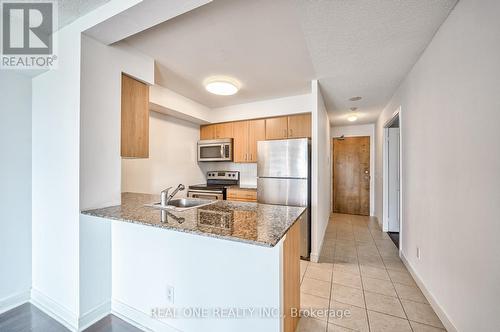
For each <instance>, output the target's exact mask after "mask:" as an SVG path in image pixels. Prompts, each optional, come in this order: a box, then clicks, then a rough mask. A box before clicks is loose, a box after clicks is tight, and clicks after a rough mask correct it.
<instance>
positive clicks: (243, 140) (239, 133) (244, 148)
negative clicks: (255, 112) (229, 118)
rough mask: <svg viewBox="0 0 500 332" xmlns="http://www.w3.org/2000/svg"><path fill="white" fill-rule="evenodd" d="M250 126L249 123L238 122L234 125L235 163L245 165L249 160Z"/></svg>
mask: <svg viewBox="0 0 500 332" xmlns="http://www.w3.org/2000/svg"><path fill="white" fill-rule="evenodd" d="M248 124H249V121H238V122H235V123H234V124H233V132H234V137H233V161H234V162H235V163H245V162H247V159H248Z"/></svg>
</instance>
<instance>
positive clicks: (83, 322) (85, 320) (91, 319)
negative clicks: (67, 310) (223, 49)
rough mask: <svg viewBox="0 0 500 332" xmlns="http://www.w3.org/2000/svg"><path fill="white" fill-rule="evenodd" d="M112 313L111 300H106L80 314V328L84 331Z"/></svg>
mask: <svg viewBox="0 0 500 332" xmlns="http://www.w3.org/2000/svg"><path fill="white" fill-rule="evenodd" d="M110 313H111V302H110V301H106V302H104V303H102V304H100V305H98V306H97V307H95V308H93V309H92V310H89V311H87V312H86V313H84V314H83V315H81V316H80V319H79V320H78V330H79V331H83V330H85V329H86V328H87V327H89V326H90V325H92V324H94V323H96V322H97V321H99V320H101V319H102V318H104V317H106V316H107V315H109V314H110Z"/></svg>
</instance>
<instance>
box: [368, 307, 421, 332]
mask: <svg viewBox="0 0 500 332" xmlns="http://www.w3.org/2000/svg"><path fill="white" fill-rule="evenodd" d="M368 322H369V325H370V332H412V330H411V327H410V323H409V322H408V321H407V320H406V319H403V318H397V317H394V316H389V315H386V314H381V313H378V312H374V311H370V310H368Z"/></svg>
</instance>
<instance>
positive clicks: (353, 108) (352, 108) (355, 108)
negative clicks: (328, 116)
mask: <svg viewBox="0 0 500 332" xmlns="http://www.w3.org/2000/svg"><path fill="white" fill-rule="evenodd" d="M357 109H358V108H357V107H351V108H350V110H351V112H354V111H355V110H357Z"/></svg>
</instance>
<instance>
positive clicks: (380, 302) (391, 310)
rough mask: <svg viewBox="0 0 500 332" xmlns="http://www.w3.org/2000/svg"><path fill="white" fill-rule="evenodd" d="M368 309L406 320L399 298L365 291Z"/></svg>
mask: <svg viewBox="0 0 500 332" xmlns="http://www.w3.org/2000/svg"><path fill="white" fill-rule="evenodd" d="M365 301H366V308H367V309H368V310H373V311H377V312H381V313H384V314H388V315H392V316H398V317H401V318H406V315H405V313H404V311H403V307H402V306H401V303H400V302H399V299H398V298H397V297H392V296H386V295H382V294H376V293H372V292H366V291H365Z"/></svg>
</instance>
